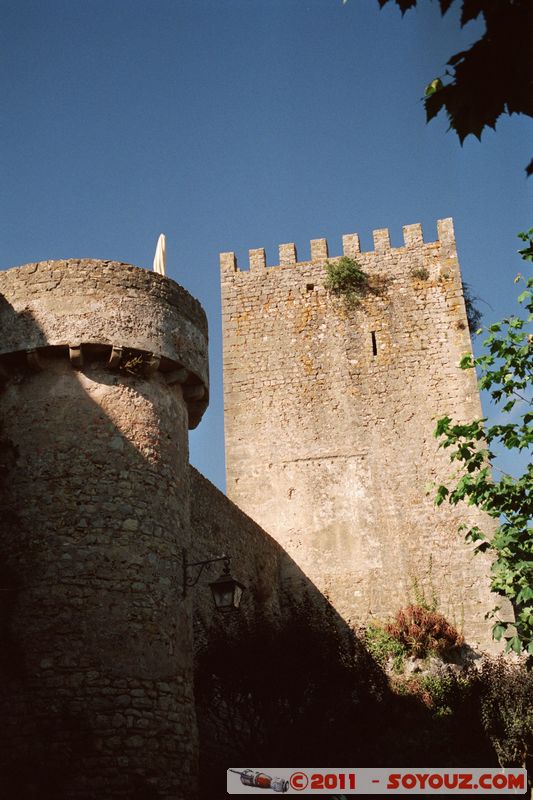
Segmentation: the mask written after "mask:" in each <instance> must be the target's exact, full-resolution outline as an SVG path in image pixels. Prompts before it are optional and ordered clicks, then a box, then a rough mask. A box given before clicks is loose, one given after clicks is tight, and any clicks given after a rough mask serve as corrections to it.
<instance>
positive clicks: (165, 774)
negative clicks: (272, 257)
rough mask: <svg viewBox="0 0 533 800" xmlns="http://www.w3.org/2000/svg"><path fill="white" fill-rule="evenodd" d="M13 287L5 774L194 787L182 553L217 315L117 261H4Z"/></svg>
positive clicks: (3, 288)
mask: <svg viewBox="0 0 533 800" xmlns="http://www.w3.org/2000/svg"><path fill="white" fill-rule="evenodd" d="M0 292H1V303H0V330H1V333H2V337H1V338H2V342H3V355H2V357H1V366H2V377H3V387H2V391H1V393H0V419H1V423H2V429H1V434H0V438H1V439H2V444H3V447H2V451H3V455H4V458H3V462H4V463H3V467H4V470H3V473H2V509H1V519H0V584H1V588H2V592H1V593H0V604H1V616H0V619H1V624H2V631H3V642H4V644H3V647H2V659H1V662H0V669H1V672H2V681H1V693H0V707H1V713H2V726H1V729H0V762H1V772H2V785H3V786H5V787H6V788H7V787H9V789H10V790H11V792H10V796H13V797H15V796H17V797H19V796H20V797H26V796H28V797H29V796H38V797H43V798H52V797H53V798H54V800H61V799H62V798H69V800H73V799H74V798H87V800H89V799H90V800H93V798H94V800H96V798H100V797H106V798H128V799H129V798H133V799H134V800H135V798H138V800H140V798H143V799H144V798H146V799H147V800H148V798H154V799H155V798H164V799H165V800H171V798H172V800H178V798H179V799H180V800H185V799H186V800H190V798H194V796H195V792H196V780H197V774H196V773H197V726H196V717H195V709H194V700H193V690H192V669H193V664H192V619H191V603H190V598H188V599H186V600H183V599H182V596H181V590H182V585H181V584H182V548H183V547H187V546H188V545H189V544H190V497H189V474H188V442H187V428H188V426H189V425H190V424H195V422H196V421H197V419H198V415H199V413H200V409H199V405H198V403H199V402H202V400H203V399H204V397H205V395H206V389H205V385H204V381H205V380H206V369H207V365H206V361H205V353H206V347H207V341H206V323H205V317H204V315H203V312H202V310H201V308H200V306H199V305H198V304H196V303H195V301H193V300H192V298H190V297H189V296H188V295H186V293H185V292H183V293H182V292H181V290H179V287H176V286H175V285H174V284H173V283H172V282H171V281H169V280H168V279H166V278H162V277H161V276H159V275H154V274H151V273H148V272H145V271H142V270H138V269H136V268H132V267H125V266H124V265H120V264H113V263H108V262H105V263H101V262H68V261H66V262H58V263H56V262H48V263H44V264H36V265H28V266H27V267H23V268H20V269H13V270H9V271H6V272H1V273H0ZM189 333H191V335H190V337H189V338H188V339H187V336H188V334H189ZM202 354H203V355H202ZM200 396H201V397H200ZM187 397H190V399H189V400H187ZM32 792H33V794H32Z"/></svg>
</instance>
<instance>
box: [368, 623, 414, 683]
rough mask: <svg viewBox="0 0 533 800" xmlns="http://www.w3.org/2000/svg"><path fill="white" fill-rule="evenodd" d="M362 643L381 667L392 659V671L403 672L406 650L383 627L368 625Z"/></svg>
mask: <svg viewBox="0 0 533 800" xmlns="http://www.w3.org/2000/svg"><path fill="white" fill-rule="evenodd" d="M364 642H365V645H366V648H367V650H368V652H369V653H370V654H371V655H372V656H373V658H374V659H375V660H376V661H377V663H378V664H380V665H381V666H382V667H384V666H385V665H386V663H387V661H389V659H392V666H393V669H394V671H395V672H401V671H402V670H403V666H404V662H405V658H406V656H407V655H408V650H407V648H406V647H405V645H404V644H402V643H401V642H399V641H398V639H397V638H395V637H394V636H392V634H390V633H389V632H388V631H387V630H386V629H385V628H384V627H382V626H381V625H376V624H373V625H369V626H368V628H367V629H366V630H365V637H364Z"/></svg>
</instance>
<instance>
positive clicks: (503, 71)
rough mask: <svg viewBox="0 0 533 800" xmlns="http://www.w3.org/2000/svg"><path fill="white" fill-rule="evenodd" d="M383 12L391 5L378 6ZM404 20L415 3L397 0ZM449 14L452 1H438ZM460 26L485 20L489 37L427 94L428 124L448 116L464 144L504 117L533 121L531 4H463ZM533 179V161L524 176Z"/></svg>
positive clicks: (494, 0)
mask: <svg viewBox="0 0 533 800" xmlns="http://www.w3.org/2000/svg"><path fill="white" fill-rule="evenodd" d="M378 2H379V4H380V6H384V5H385V4H386V3H387V2H389V0H378ZM395 2H396V3H397V5H398V6H399V7H400V9H401V11H402V14H403V13H405V12H406V11H407V10H408V9H410V8H413V7H414V6H416V4H417V0H395ZM439 3H440V8H441V12H442V13H443V14H445V13H446V12H447V11H448V9H449V8H450V6H451V5H453V3H454V0H439ZM460 7H461V26H464V25H466V24H467V23H468V22H470V21H471V20H474V19H476V18H477V17H479V16H481V17H482V18H483V21H484V23H485V32H484V34H483V35H482V36H481V38H480V39H478V40H477V41H475V42H474V43H473V44H472V46H471V47H470V48H469V49H468V50H463V51H461V52H460V53H456V54H455V55H453V56H451V58H450V59H449V60H448V69H447V70H446V73H445V75H444V76H443V78H435V79H434V80H432V81H431V82H430V83H429V84H428V86H427V87H426V91H425V98H424V103H425V106H426V115H427V119H428V121H429V120H431V119H432V118H433V117H434V116H436V115H437V114H438V113H439V112H440V111H442V110H445V112H446V114H447V115H448V119H449V122H450V129H452V130H454V131H455V132H456V133H457V135H458V137H459V139H460V141H461V143H462V142H463V140H464V139H465V138H466V136H468V135H469V134H473V135H474V136H477V138H478V139H479V138H480V137H481V133H482V131H483V129H484V128H485V127H486V126H487V127H489V128H495V126H496V121H497V120H498V118H499V117H500V116H501V115H502V114H509V115H511V114H526V115H527V116H529V117H533V99H532V93H531V86H532V84H533V59H532V58H531V40H532V38H533V3H532V2H531V0H461V2H460ZM526 172H527V174H528V175H531V174H532V173H533V161H531V163H530V164H529V166H528V167H527V170H526Z"/></svg>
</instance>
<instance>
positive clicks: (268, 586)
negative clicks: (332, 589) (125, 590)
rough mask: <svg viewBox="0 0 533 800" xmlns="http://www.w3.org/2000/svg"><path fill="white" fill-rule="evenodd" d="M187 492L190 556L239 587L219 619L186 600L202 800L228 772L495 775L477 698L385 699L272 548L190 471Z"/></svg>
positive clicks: (355, 642) (303, 582)
mask: <svg viewBox="0 0 533 800" xmlns="http://www.w3.org/2000/svg"><path fill="white" fill-rule="evenodd" d="M191 486H192V496H193V497H194V502H193V506H192V527H193V531H194V537H195V538H194V541H193V543H192V547H193V551H194V555H195V556H196V557H198V558H202V557H203V558H205V557H206V556H215V555H220V554H221V553H227V554H228V555H231V557H232V562H231V568H232V573H233V574H234V575H235V577H237V578H238V579H239V580H241V581H243V582H244V583H245V584H246V585H247V586H248V591H247V592H245V594H244V595H243V600H242V604H241V605H242V607H241V612H240V613H239V614H238V615H234V616H230V617H221V616H220V615H218V614H217V613H216V612H214V610H213V608H212V605H211V600H210V597H209V594H210V593H209V590H208V588H207V586H203V587H201V586H200V585H199V586H197V587H196V588H195V590H194V591H195V595H194V603H195V606H194V612H195V617H194V620H195V651H196V662H195V697H196V710H197V719H198V726H199V731H200V791H201V795H200V796H201V800H211V799H212V798H214V797H222V796H224V793H225V789H226V770H227V768H228V767H242V766H243V765H245V766H248V767H250V768H255V769H265V768H266V767H269V766H272V765H276V764H277V765H278V766H279V765H284V766H288V767H289V766H292V767H295V768H300V767H302V766H309V765H311V766H312V765H319V764H322V765H324V764H325V765H330V766H334V765H341V764H342V765H350V766H352V767H357V766H358V767H372V766H376V767H390V766H397V767H400V766H405V767H413V766H417V765H423V764H426V765H428V764H431V765H433V766H465V764H468V765H470V766H490V765H493V766H497V760H496V757H495V754H494V751H493V749H492V748H491V746H490V744H489V742H488V740H487V738H486V736H485V734H484V732H483V730H482V726H481V721H480V714H479V698H478V696H477V694H476V691H472V692H464V691H462V689H461V686H460V684H457V687H456V688H457V692H456V697H455V701H454V713H453V714H449V715H442V714H438V713H434V712H433V711H432V710H431V709H429V708H428V707H427V705H425V704H424V702H423V700H422V698H421V697H420V696H413V695H405V696H402V695H399V694H397V693H395V692H393V691H391V689H390V687H389V683H388V680H387V678H386V676H385V674H384V672H383V670H382V669H381V667H380V666H379V665H378V664H377V663H376V662H375V661H374V660H373V658H372V657H371V656H370V654H369V653H368V652H367V650H366V648H365V647H364V645H363V644H362V642H361V641H360V640H359V639H358V637H357V634H356V633H355V632H354V630H353V629H352V628H351V627H350V626H349V625H348V624H347V623H346V622H345V620H343V619H342V618H341V617H340V616H339V614H338V613H337V612H336V610H335V609H334V608H333V606H332V605H331V604H330V603H329V602H328V600H327V598H326V597H324V596H323V595H322V594H321V593H320V592H319V591H318V589H317V588H316V587H315V586H314V585H313V583H312V582H311V581H310V580H309V579H308V578H307V576H306V575H305V574H304V573H303V572H302V571H301V570H300V569H299V567H298V566H297V564H295V562H294V561H293V560H292V559H291V558H290V557H289V556H288V555H287V553H286V552H285V551H284V550H283V549H282V548H281V547H280V546H279V545H278V544H277V542H275V541H274V540H273V539H272V538H271V537H270V536H269V535H268V534H266V533H265V532H264V531H263V530H262V529H261V528H260V527H259V526H258V525H256V523H255V522H253V520H251V519H250V518H249V517H248V516H247V515H246V514H244V513H243V512H242V511H241V510H240V509H239V508H237V507H236V506H235V505H234V504H233V503H232V502H231V501H230V500H228V498H227V497H226V496H225V495H223V494H222V493H221V492H219V491H218V489H216V488H215V487H214V486H212V485H211V484H210V483H209V482H208V481H206V479H205V478H204V477H203V476H201V475H200V474H199V473H198V472H196V470H194V469H191ZM452 688H453V687H452ZM452 694H453V691H452Z"/></svg>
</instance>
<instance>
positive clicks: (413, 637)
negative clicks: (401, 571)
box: [386, 604, 464, 658]
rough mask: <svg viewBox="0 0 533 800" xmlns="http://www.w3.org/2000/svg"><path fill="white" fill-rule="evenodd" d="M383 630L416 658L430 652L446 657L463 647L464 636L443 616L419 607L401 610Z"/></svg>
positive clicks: (412, 606) (423, 656) (408, 607)
mask: <svg viewBox="0 0 533 800" xmlns="http://www.w3.org/2000/svg"><path fill="white" fill-rule="evenodd" d="M386 631H387V632H388V633H389V634H390V635H391V636H392V637H393V638H394V639H396V640H397V641H398V642H400V644H402V645H403V646H404V647H405V648H406V649H407V651H408V652H409V653H410V654H411V655H413V656H415V657H416V658H425V657H426V656H428V655H430V654H432V653H435V654H436V655H440V656H446V655H447V654H449V653H452V652H453V651H454V650H456V649H458V648H459V647H461V646H462V645H463V644H464V637H463V636H462V635H461V634H460V633H459V632H458V631H457V630H456V629H455V628H454V627H453V625H451V624H450V623H449V622H448V620H447V619H446V617H444V616H443V615H442V614H439V612H438V611H433V610H431V609H429V608H424V606H421V605H414V604H413V605H410V606H407V608H402V609H400V611H398V612H397V614H396V616H395V618H394V620H393V622H391V623H389V624H388V625H387V626H386Z"/></svg>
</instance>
